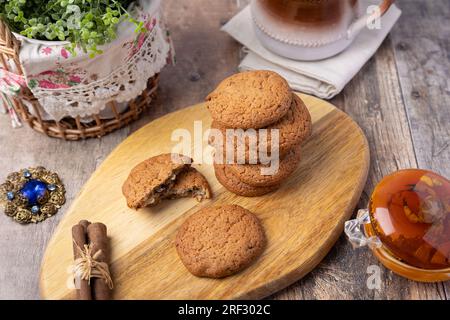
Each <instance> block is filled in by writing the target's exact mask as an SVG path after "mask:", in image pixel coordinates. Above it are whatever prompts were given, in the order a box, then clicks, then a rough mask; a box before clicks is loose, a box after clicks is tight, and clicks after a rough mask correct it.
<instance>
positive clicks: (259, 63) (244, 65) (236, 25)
mask: <svg viewBox="0 0 450 320" xmlns="http://www.w3.org/2000/svg"><path fill="white" fill-rule="evenodd" d="M400 15H401V11H400V10H399V9H398V8H397V7H396V6H395V5H393V6H391V8H390V9H389V11H388V12H386V13H385V14H384V16H383V17H382V18H381V26H382V28H381V29H374V30H369V29H367V28H365V29H364V30H363V31H361V33H360V34H359V35H358V36H357V38H356V39H355V40H354V41H353V43H352V44H351V45H350V47H349V48H347V49H346V50H345V51H343V52H342V53H340V54H338V55H336V56H334V57H331V58H328V59H325V60H321V61H311V62H306V61H295V60H291V59H287V58H284V57H281V56H278V55H276V54H275V53H272V52H271V51H269V50H267V49H266V48H265V47H263V46H262V45H261V43H260V42H259V41H258V39H257V38H256V35H255V32H254V29H253V23H252V17H251V12H250V7H249V6H247V7H246V8H245V9H243V10H242V11H241V12H239V13H238V14H237V15H236V16H234V17H233V18H232V19H231V20H230V21H229V22H228V23H227V24H226V25H225V26H223V27H222V30H223V31H225V32H227V33H228V34H230V35H231V36H232V37H233V38H235V39H236V40H237V41H239V42H240V43H242V44H243V45H244V46H245V47H246V48H247V49H248V50H249V53H248V54H247V56H246V57H245V58H244V59H243V60H242V62H241V63H240V65H239V70H241V71H243V70H255V69H265V70H272V71H275V72H278V73H279V74H280V75H282V76H283V77H284V78H286V80H287V81H288V82H289V84H290V86H291V87H292V89H294V90H296V91H301V92H305V93H309V94H313V95H315V96H318V97H319V98H323V99H331V98H332V97H334V96H335V95H337V94H338V93H339V92H341V90H342V89H343V88H344V87H345V85H346V84H347V83H348V82H349V81H350V80H351V79H352V78H353V77H354V76H355V74H356V73H358V71H359V70H360V69H361V68H362V66H363V65H364V64H365V63H366V62H367V61H368V60H369V59H370V57H371V56H372V55H373V54H374V53H375V52H376V51H377V49H378V47H379V46H380V45H381V43H382V42H383V40H384V38H385V37H386V36H387V34H388V33H389V31H390V30H391V28H392V27H393V25H394V24H395V22H396V21H397V20H398V18H399V17H400Z"/></svg>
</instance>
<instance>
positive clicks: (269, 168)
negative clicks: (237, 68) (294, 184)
mask: <svg viewBox="0 0 450 320" xmlns="http://www.w3.org/2000/svg"><path fill="white" fill-rule="evenodd" d="M206 100H207V103H206V104H207V107H208V109H209V111H210V113H211V116H212V118H213V122H212V125H211V129H213V130H211V133H210V138H209V143H210V144H211V145H212V146H213V147H214V148H215V156H214V162H215V163H214V169H215V174H216V177H217V179H218V180H219V182H220V183H221V184H222V185H223V186H224V187H225V188H227V189H228V190H229V191H231V192H233V193H235V194H237V195H240V196H246V197H255V196H261V195H264V194H266V193H269V192H271V191H273V190H276V189H278V187H279V186H280V184H281V183H282V182H283V181H284V180H286V179H287V178H288V177H289V176H290V175H291V174H292V173H293V172H294V171H295V170H296V168H297V167H298V165H299V163H300V154H301V145H302V143H303V142H304V141H305V140H306V139H307V138H308V137H309V136H310V135H311V116H310V114H309V112H308V109H307V108H306V106H305V104H304V103H303V101H302V100H301V99H300V97H298V96H297V95H296V94H295V93H293V92H292V91H291V89H290V88H289V85H288V83H287V82H286V80H285V79H283V78H282V77H281V76H280V75H278V74H277V73H275V72H272V71H265V70H259V71H248V72H242V73H238V74H235V75H233V76H231V77H229V78H227V79H225V80H223V81H222V82H221V83H220V84H219V85H218V87H217V88H216V89H215V90H214V91H213V92H212V93H210V94H209V95H208V97H207V98H206Z"/></svg>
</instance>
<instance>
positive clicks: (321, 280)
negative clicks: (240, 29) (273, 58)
mask: <svg viewBox="0 0 450 320" xmlns="http://www.w3.org/2000/svg"><path fill="white" fill-rule="evenodd" d="M180 2H181V3H180ZM247 2H248V1H247V0H241V1H237V0H228V1H226V0H214V1H206V0H192V1H175V0H166V1H164V12H165V15H166V17H167V20H168V24H169V27H170V28H171V31H172V36H173V39H174V42H175V47H176V49H177V60H178V64H177V66H176V67H168V68H167V69H165V70H164V72H163V74H162V77H161V78H162V81H161V89H160V91H159V97H158V99H157V100H156V102H155V103H154V104H153V107H152V108H151V109H150V110H148V111H147V112H146V114H145V115H144V116H143V118H142V119H140V120H139V121H138V122H136V123H134V124H133V125H132V126H130V127H129V128H125V129H122V130H120V131H118V132H115V133H113V134H111V135H109V136H107V137H105V138H103V139H101V140H89V141H83V142H70V143H69V142H62V141H58V140H53V139H48V138H45V137H42V136H41V135H39V134H37V133H34V132H33V131H32V130H30V129H28V128H23V129H17V130H15V129H12V128H11V127H10V125H9V119H8V117H7V116H0V128H1V129H0V146H1V159H2V161H0V179H4V177H5V176H6V175H7V173H8V172H11V171H14V170H16V169H19V168H22V167H26V166H29V165H37V164H42V165H44V166H46V167H48V168H49V169H52V170H55V171H58V172H59V173H60V174H61V176H63V177H64V181H65V184H66V187H67V189H68V202H69V203H70V202H71V200H73V198H74V196H75V195H76V193H77V192H78V190H79V189H80V187H81V186H82V185H83V184H84V182H85V181H86V180H87V179H88V178H89V176H90V174H91V173H92V172H93V171H94V170H95V168H96V167H97V166H98V165H99V163H101V161H102V160H103V159H104V158H105V156H106V155H108V154H109V152H110V151H111V150H112V149H113V148H114V147H115V146H116V145H117V144H118V143H119V142H121V141H122V140H123V139H124V138H125V137H126V136H127V135H128V134H129V133H130V132H132V131H135V130H136V129H137V128H140V127H141V126H143V125H144V124H145V123H147V122H148V121H150V120H152V119H155V118H157V117H160V116H161V115H163V114H166V113H168V112H170V111H174V110H178V109H181V108H183V107H186V106H188V105H191V104H195V103H197V102H199V101H201V100H202V99H203V98H204V96H205V95H206V94H207V93H208V92H209V91H210V90H211V89H212V88H213V87H214V86H215V85H216V84H217V82H218V81H219V80H221V79H222V78H224V77H225V76H227V75H230V74H232V73H234V72H235V71H236V68H237V65H238V63H239V60H240V57H241V56H242V54H241V48H240V46H239V45H238V44H237V43H235V42H234V41H233V40H232V39H230V38H229V37H228V36H227V35H225V34H223V33H222V32H220V31H219V28H220V26H221V25H222V24H223V23H225V22H226V21H227V20H228V19H230V18H231V17H232V16H233V15H234V14H235V13H236V12H238V11H239V10H240V9H242V8H243V7H244V6H245V5H246V3H247ZM396 2H397V3H398V5H399V7H400V8H401V9H402V10H403V15H402V17H401V18H400V20H399V21H398V23H397V25H396V26H395V27H394V29H393V31H392V33H391V36H390V37H389V38H388V39H387V40H386V41H385V42H384V44H383V45H382V47H381V48H380V50H379V51H378V52H377V53H376V55H375V56H374V58H373V59H371V60H370V61H369V62H368V63H367V65H366V66H365V67H364V68H363V69H362V70H361V72H360V73H359V74H358V75H357V76H356V77H355V78H354V79H353V80H352V81H351V82H350V84H349V85H348V86H347V87H346V88H345V90H344V91H343V93H341V94H340V95H339V96H337V97H336V98H334V99H333V100H332V102H333V103H334V104H335V105H337V106H339V107H340V108H341V109H343V110H344V111H345V112H347V113H349V114H350V115H351V116H352V117H353V118H354V119H355V120H356V121H357V122H358V124H359V125H360V126H361V127H362V128H363V130H364V131H365V133H366V136H367V138H368V140H369V144H370V147H371V157H372V159H371V160H372V167H371V170H370V173H369V180H368V182H367V185H366V188H365V191H364V195H363V197H362V198H361V200H360V204H359V207H365V206H366V205H367V199H368V196H369V195H370V193H371V191H372V189H373V186H374V185H375V184H376V182H377V181H378V180H379V179H381V177H382V176H383V175H384V174H386V173H388V172H390V171H392V170H396V169H397V168H404V167H416V166H418V167H421V168H426V169H432V170H435V171H437V172H439V173H441V174H443V175H445V176H447V177H449V176H450V165H449V159H450V147H449V146H448V143H449V136H450V128H449V123H450V122H449V120H450V119H449V117H450V113H449V86H448V79H449V78H450V74H449V73H450V68H449V59H448V39H449V36H450V34H449V25H448V17H449V16H450V14H449V6H448V1H447V0H433V1H423V0H397V1H396ZM66 209H67V206H66V207H64V208H63V210H62V211H61V212H60V213H59V214H58V215H57V216H55V217H54V218H52V219H50V220H48V221H46V222H45V223H42V224H39V225H36V226H20V225H17V224H14V223H12V222H11V221H10V220H9V219H8V218H7V217H5V216H4V215H0V258H1V259H0V298H2V299H5V298H12V299H14V298H17V299H38V298H39V293H38V271H39V267H40V262H41V259H42V254H43V250H44V249H45V246H46V244H47V242H48V240H49V237H50V236H51V233H52V232H53V231H54V229H55V226H56V225H57V224H58V222H59V221H60V219H61V217H62V216H63V215H64V212H65V210H66ZM370 265H376V266H380V264H379V263H378V262H377V261H376V260H375V258H373V257H372V256H371V255H370V254H369V253H368V252H367V251H365V250H357V251H353V250H352V248H351V246H350V245H349V243H348V242H347V241H346V240H345V239H344V237H341V239H340V240H339V242H338V243H337V244H336V245H335V247H334V248H333V249H332V251H331V252H330V253H329V254H328V256H327V257H326V259H325V260H324V261H323V262H322V263H321V264H320V265H319V267H318V268H317V269H316V270H315V271H313V272H312V273H311V274H309V275H308V276H307V277H306V278H304V279H303V280H301V281H300V282H298V283H296V284H295V285H293V286H291V287H289V288H287V289H285V290H283V291H282V292H280V293H278V294H276V295H274V296H272V297H271V298H275V299H357V298H364V299H366V298H367V299H382V298H389V299H409V298H423V299H449V297H450V284H448V283H447V284H419V283H415V282H412V281H408V280H405V279H402V278H400V277H398V276H396V275H394V274H393V273H392V272H390V271H387V270H386V269H384V268H383V267H381V269H380V270H381V274H382V282H381V285H380V289H368V287H367V285H366V281H367V277H368V274H367V273H366V272H367V268H368V267H369V266H370Z"/></svg>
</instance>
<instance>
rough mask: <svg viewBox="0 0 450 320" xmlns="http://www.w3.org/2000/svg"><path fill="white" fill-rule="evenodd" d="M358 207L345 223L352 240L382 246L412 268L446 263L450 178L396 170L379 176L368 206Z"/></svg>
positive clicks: (434, 267)
mask: <svg viewBox="0 0 450 320" xmlns="http://www.w3.org/2000/svg"><path fill="white" fill-rule="evenodd" d="M360 211H361V212H360V214H359V216H358V219H355V220H350V221H347V222H346V225H345V232H346V234H347V236H348V237H349V239H350V241H351V242H352V243H353V244H354V245H356V246H363V245H370V246H371V247H372V248H381V247H382V248H383V249H385V250H386V251H387V252H389V254H391V255H392V256H393V257H394V258H395V259H398V260H399V261H401V262H404V263H406V264H407V265H410V266H412V267H415V268H420V269H427V270H438V269H446V268H449V267H450V182H449V181H448V180H447V179H446V178H444V177H442V176H440V175H438V174H436V173H433V172H431V171H427V170H420V169H407V170H400V171H397V172H395V173H393V174H391V175H388V176H386V177H385V178H383V179H382V180H381V181H380V183H379V184H378V185H377V186H376V187H375V189H374V191H373V193H372V195H371V198H370V203H369V208H368V210H360ZM361 227H364V230H363V229H362V228H361ZM368 227H369V228H368ZM367 230H369V231H370V232H367Z"/></svg>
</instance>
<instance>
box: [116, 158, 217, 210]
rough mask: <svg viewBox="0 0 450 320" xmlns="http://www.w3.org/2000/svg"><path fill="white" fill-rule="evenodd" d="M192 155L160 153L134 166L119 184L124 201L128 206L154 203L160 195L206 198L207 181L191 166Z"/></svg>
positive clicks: (207, 194) (164, 196)
mask: <svg viewBox="0 0 450 320" xmlns="http://www.w3.org/2000/svg"><path fill="white" fill-rule="evenodd" d="M191 163H192V159H191V158H189V157H186V156H183V155H180V154H171V153H166V154H161V155H158V156H155V157H152V158H149V159H147V160H145V161H143V162H141V163H139V164H138V165H137V166H136V167H134V168H133V169H132V170H131V172H130V174H129V176H128V178H127V180H126V181H125V183H124V184H123V186H122V193H123V195H124V196H125V198H126V199H127V205H128V206H129V207H130V208H132V209H140V208H143V207H147V206H154V205H157V204H158V203H160V202H161V200H163V199H176V198H182V197H189V196H192V197H194V198H196V199H197V200H198V201H202V200H203V199H209V198H210V197H211V190H210V187H209V184H208V181H207V180H206V179H205V177H204V176H203V175H202V174H201V173H200V172H198V171H197V170H196V169H194V168H192V167H191Z"/></svg>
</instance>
